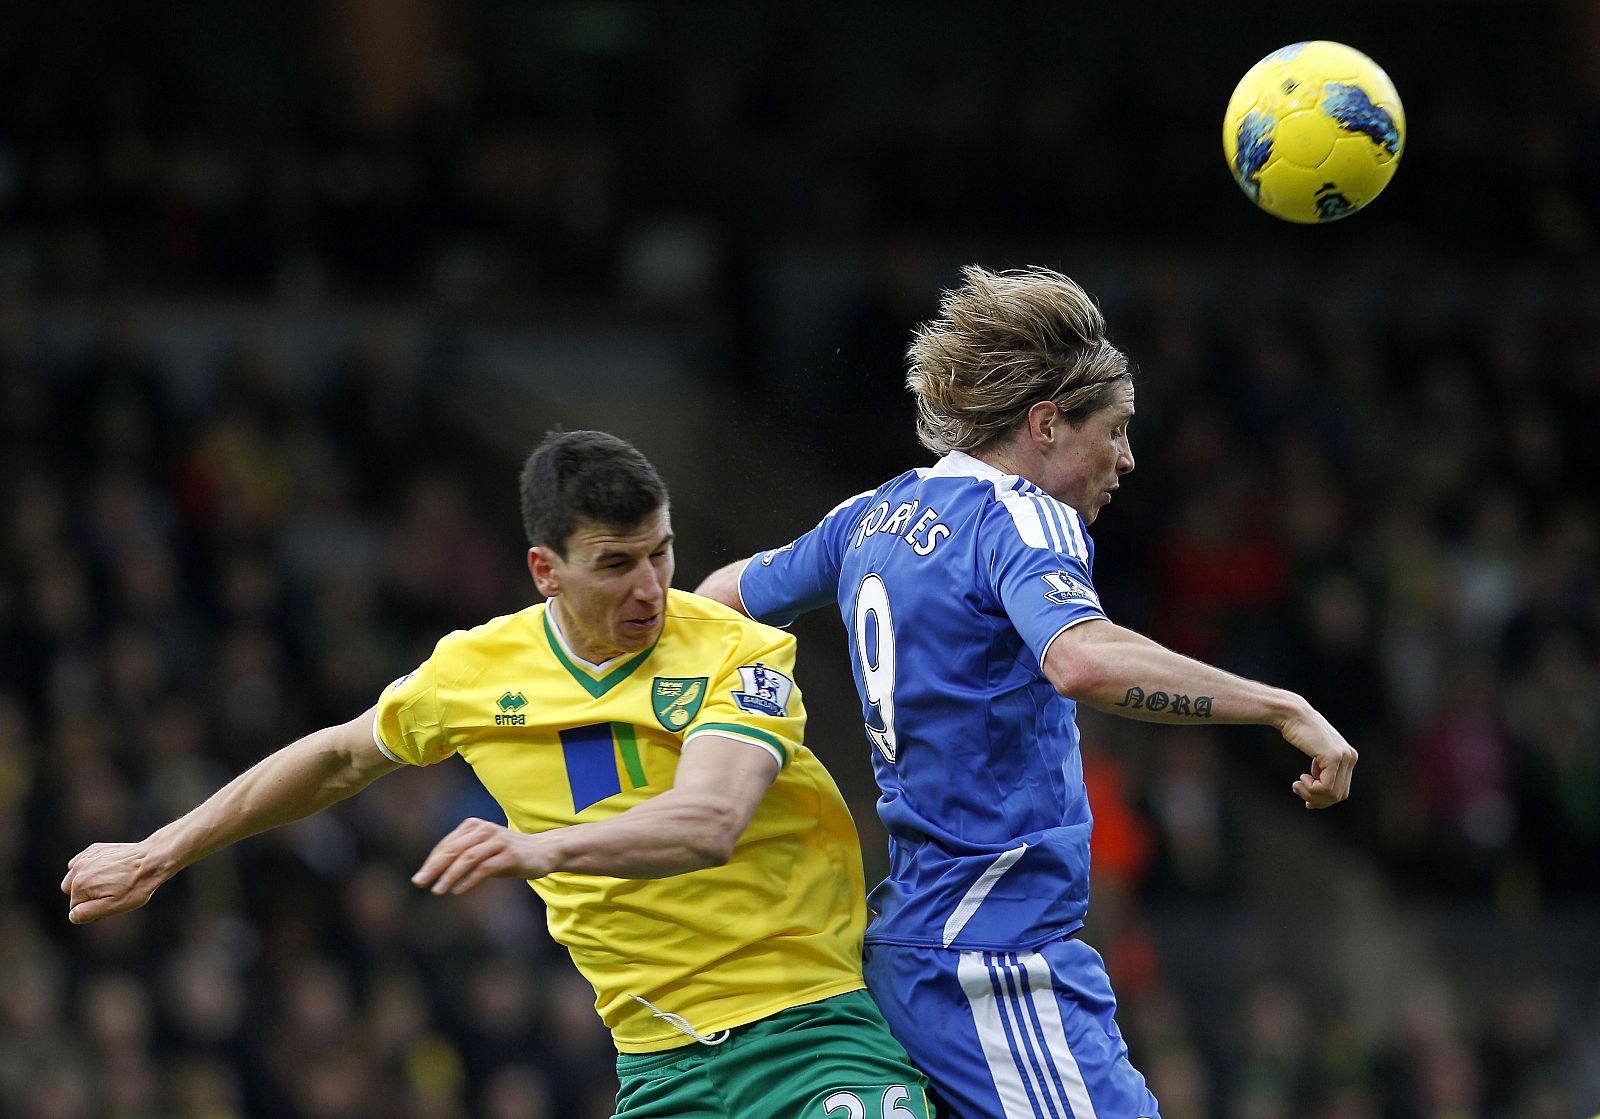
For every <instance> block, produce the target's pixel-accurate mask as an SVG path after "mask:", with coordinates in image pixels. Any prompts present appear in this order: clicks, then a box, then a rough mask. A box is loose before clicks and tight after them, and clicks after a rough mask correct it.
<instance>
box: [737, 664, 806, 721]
mask: <svg viewBox="0 0 1600 1119" xmlns="http://www.w3.org/2000/svg"><path fill="white" fill-rule="evenodd" d="M739 683H740V685H741V687H740V690H739V691H736V692H734V693H733V701H734V702H735V703H737V704H738V705H739V706H740V707H742V708H744V709H745V710H746V711H751V712H754V713H755V714H757V715H774V716H777V715H787V714H788V713H789V693H790V692H791V691H793V690H794V681H793V680H790V679H789V678H788V677H787V676H785V675H784V674H783V673H781V672H779V671H778V670H777V669H775V668H768V667H767V666H766V665H764V664H759V663H758V664H747V665H743V666H742V667H741V668H740V669H739Z"/></svg>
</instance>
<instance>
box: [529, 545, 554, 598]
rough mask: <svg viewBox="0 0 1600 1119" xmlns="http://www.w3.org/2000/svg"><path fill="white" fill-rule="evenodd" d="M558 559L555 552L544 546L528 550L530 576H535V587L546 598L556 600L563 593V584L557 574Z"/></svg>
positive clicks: (536, 546)
mask: <svg viewBox="0 0 1600 1119" xmlns="http://www.w3.org/2000/svg"><path fill="white" fill-rule="evenodd" d="M556 559H557V556H556V554H555V552H554V550H552V549H550V548H546V547H544V546H542V545H535V546H534V547H532V548H529V549H528V574H530V575H532V576H533V585H534V586H535V587H537V588H538V589H539V593H540V594H542V595H544V596H545V597H546V598H554V597H555V596H556V595H558V594H560V593H561V582H560V580H558V579H557V578H556V572H555V561H556Z"/></svg>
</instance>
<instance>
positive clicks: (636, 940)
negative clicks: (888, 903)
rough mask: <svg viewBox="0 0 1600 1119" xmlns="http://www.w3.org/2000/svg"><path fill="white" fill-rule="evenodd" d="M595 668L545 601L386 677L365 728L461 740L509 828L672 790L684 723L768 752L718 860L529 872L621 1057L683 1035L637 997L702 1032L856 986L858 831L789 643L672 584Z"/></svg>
mask: <svg viewBox="0 0 1600 1119" xmlns="http://www.w3.org/2000/svg"><path fill="white" fill-rule="evenodd" d="M600 669H601V670H600V671H595V670H594V669H593V668H592V667H590V666H588V665H586V664H584V663H582V662H581V661H578V660H577V659H575V658H574V657H573V656H572V655H571V654H570V653H569V652H568V650H567V649H566V647H565V645H564V644H563V642H562V640H561V637H560V634H559V633H558V632H557V631H556V629H555V628H554V627H553V626H552V625H551V622H550V619H549V617H548V614H547V610H546V608H545V605H544V604H542V603H541V604H539V605H536V606H532V607H529V608H528V609H526V610H522V611H520V612H518V613H516V614H510V615H507V616H506V617H502V618H496V619H494V620H493V621H491V622H488V623H486V624H485V625H481V626H479V627H477V628H476V629H472V630H466V631H458V632H456V633H452V634H450V635H448V636H446V637H445V638H444V639H443V640H441V641H440V642H439V644H438V645H437V647H436V648H435V649H434V652H433V656H431V657H430V658H429V659H428V660H427V661H426V662H424V663H423V664H422V666H421V667H420V668H418V669H417V670H416V671H415V672H412V673H410V674H409V675H407V676H404V677H402V678H401V679H399V680H396V681H395V682H394V683H393V684H391V685H389V687H388V688H387V689H386V690H385V691H384V693H383V697H382V698H381V699H380V700H379V701H378V714H377V722H376V724H375V726H374V727H373V734H374V736H375V738H376V739H377V741H378V745H379V746H380V747H381V748H382V749H383V751H384V752H385V753H386V754H388V755H390V756H391V757H393V758H394V759H395V760H397V761H401V762H405V763H408V764H411V765H430V764H432V763H434V762H438V761H442V760H444V759H445V758H448V757H450V756H451V755H452V754H460V755H461V757H462V758H464V759H465V760H466V761H467V763H468V764H470V765H471V766H472V768H473V769H474V770H475V771H476V772H477V775H478V777H479V779H480V780H481V781H482V782H483V784H484V786H485V787H486V788H487V789H488V790H489V792H490V793H491V794H492V795H493V796H494V798H495V799H496V800H497V801H499V802H500V805H501V807H502V808H504V809H505V813H506V818H507V820H508V821H509V822H510V825H511V826H512V827H513V828H515V829H516V830H518V831H522V832H539V831H545V830H547V829H550V828H559V827H564V826H567V825H569V824H576V823H587V822H590V821H594V820H604V819H606V818H608V817H611V816H615V815H616V814H617V813H619V812H624V811H626V810H627V809H628V808H630V807H632V806H633V805H635V804H638V803H640V802H641V801H643V800H644V799H646V798H647V797H650V796H653V795H655V794H656V793H659V792H661V791H663V790H664V789H668V788H670V787H671V786H672V783H673V776H674V774H675V773H676V771H677V765H678V758H679V754H680V751H681V750H682V748H683V744H684V742H685V741H687V740H688V739H690V738H692V737H694V736H695V735H698V734H718V735H725V736H727V737H729V738H733V739H737V740H739V741H742V742H747V743H749V744H750V748H751V749H761V750H766V751H768V752H769V753H771V754H772V755H773V756H774V757H775V758H777V759H778V762H779V765H780V770H779V773H778V777H777V780H776V781H775V782H774V783H773V785H772V787H771V788H770V789H769V790H768V791H767V794H766V796H765V797H764V798H763V799H762V802H761V805H760V807H759V808H757V810H756V813H755V816H754V818H753V819H752V820H751V821H750V826H749V827H748V828H746V829H745V833H744V835H743V836H742V837H741V838H740V839H739V842H738V844H737V846H736V847H735V848H734V852H733V857H732V858H731V859H730V860H729V861H728V863H727V865H725V866H719V867H708V868H706V869H703V870H697V871H692V872H690V873H688V874H680V875H675V876H673V877H670V878H660V879H639V880H633V879H621V878H608V877H603V876H599V875H587V874H569V873H556V874H551V875H549V876H547V877H545V878H541V879H537V880H535V881H532V882H530V883H529V885H531V886H532V887H533V888H534V890H535V891H537V892H538V894H539V896H540V897H541V898H542V899H543V900H544V903H545V906H546V907H547V914H548V919H549V925H550V932H551V935H552V936H553V937H554V938H555V939H556V940H557V941H558V942H559V943H561V944H563V945H565V946H566V948H567V950H568V951H569V952H571V953H572V959H573V961H574V962H575V963H576V964H577V966H578V970H579V971H581V972H582V973H583V975H584V977H585V978H587V979H588V980H589V982H590V984H591V985H592V986H593V987H594V990H595V1009H596V1010H597V1011H599V1014H600V1018H601V1020H602V1021H604V1022H605V1024H606V1026H607V1027H608V1028H610V1030H611V1033H612V1038H613V1040H614V1041H615V1043H616V1046H617V1048H618V1049H619V1050H620V1051H622V1052H626V1053H647V1052H653V1051H655V1050H660V1049H670V1048H673V1047H675V1046H680V1045H685V1044H688V1043H689V1042H690V1038H689V1037H688V1036H687V1035H685V1034H684V1033H683V1032H681V1031H680V1030H678V1029H676V1028H674V1027H673V1026H670V1025H668V1024H666V1022H664V1021H662V1020H661V1019H659V1018H656V1017H654V1016H653V1015H652V1014H651V1012H650V1010H649V1009H648V1008H646V1007H645V1006H643V1005H641V1004H640V1003H639V1002H638V1001H637V1000H636V999H634V998H633V997H632V996H634V995H638V996H640V997H641V998H644V999H647V1000H648V1001H649V1002H651V1003H653V1004H654V1005H655V1006H656V1007H657V1008H659V1009H660V1010H661V1011H663V1012H666V1013H671V1014H676V1015H681V1016H682V1017H683V1018H684V1019H686V1020H687V1021H688V1022H689V1023H690V1024H691V1025H692V1026H693V1027H694V1028H695V1029H696V1030H697V1031H698V1032H700V1033H701V1034H706V1035H709V1034H711V1033H713V1032H715V1031H718V1030H722V1029H727V1028H730V1027H733V1026H738V1025H743V1024H745V1023H748V1022H754V1021H757V1020H758V1019H761V1018H765V1017H767V1016H768V1015H771V1014H775V1013H777V1012H778V1011H780V1010H785V1009H787V1008H789V1007H791V1006H799V1005H801V1004H803V1003H808V1002H815V1001H817V1000H818V999H823V998H827V997H829V996H830V995H836V994H841V993H843V992H845V991H853V990H857V989H859V988H861V987H862V986H863V982H862V979H861V939H862V934H863V932H864V931H865V928H866V898H865V884H864V881H863V874H862V868H861V848H860V841H859V839H858V838H857V835H856V830H855V823H854V821H853V820H852V819H851V817H850V813H849V810H848V809H847V808H846V807H845V803H844V798H843V797H842V796H840V794H839V789H838V787H837V786H836V785H835V784H834V782H833V778H832V777H831V776H830V775H829V774H828V772H827V770H826V769H824V768H823V767H822V764H821V763H820V762H819V761H818V760H817V759H816V757H815V756H814V755H813V754H812V753H811V752H810V750H808V749H807V748H806V747H805V745H804V744H803V742H802V739H801V735H802V731H803V729H804V727H805V710H804V707H803V705H802V703H801V699H800V691H799V689H798V688H797V687H795V686H794V682H793V679H794V638H792V637H790V636H789V635H788V634H786V633H784V632H783V631H781V630H777V629H773V628H771V627H770V626H764V625H761V624H760V623H758V622H753V621H750V620H749V619H747V618H745V617H743V616H741V615H740V614H738V613H736V612H734V611H732V610H729V609H727V608H725V607H723V606H722V605H720V604H719V603H715V602H712V601H710V600H709V599H704V598H701V597H699V596H698V595H692V594H687V593H685V592H683V591H676V590H675V591H670V592H669V593H668V597H667V606H666V620H665V624H664V625H663V626H662V631H661V637H660V639H659V640H658V641H657V642H656V644H655V645H654V646H653V647H652V648H650V649H648V650H646V651H645V652H642V653H638V654H636V655H633V656H631V657H626V658H618V660H616V661H613V662H611V663H609V664H607V665H603V666H600Z"/></svg>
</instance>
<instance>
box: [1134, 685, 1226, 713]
mask: <svg viewBox="0 0 1600 1119" xmlns="http://www.w3.org/2000/svg"><path fill="white" fill-rule="evenodd" d="M1211 699H1212V697H1211V696H1208V695H1197V696H1195V697H1194V698H1193V699H1191V698H1190V697H1188V696H1186V695H1184V694H1183V693H1181V692H1180V693H1178V694H1177V695H1169V694H1168V693H1166V692H1147V691H1145V690H1144V689H1143V688H1129V689H1128V694H1127V695H1125V696H1123V697H1122V700H1121V702H1119V703H1118V704H1116V706H1118V707H1126V708H1127V709H1128V710H1130V711H1140V710H1143V711H1166V712H1168V713H1170V714H1173V715H1184V716H1187V717H1189V718H1191V719H1209V718H1211Z"/></svg>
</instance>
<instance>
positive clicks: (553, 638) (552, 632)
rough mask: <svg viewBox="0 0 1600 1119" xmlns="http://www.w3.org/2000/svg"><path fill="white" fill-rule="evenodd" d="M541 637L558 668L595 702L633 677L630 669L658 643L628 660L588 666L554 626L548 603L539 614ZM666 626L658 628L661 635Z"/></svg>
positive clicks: (553, 617)
mask: <svg viewBox="0 0 1600 1119" xmlns="http://www.w3.org/2000/svg"><path fill="white" fill-rule="evenodd" d="M543 621H544V634H545V637H546V639H547V640H549V642H550V651H551V652H552V653H554V654H555V658H556V660H557V661H558V662H559V663H560V665H561V667H562V668H564V669H566V670H567V674H568V675H569V676H571V677H572V678H573V679H574V680H576V681H577V682H578V684H579V686H580V687H582V688H583V690H584V691H586V692H588V693H589V694H590V695H591V696H592V697H594V698H595V699H599V698H600V697H601V696H603V695H605V694H606V693H607V692H609V691H610V690H611V689H612V688H614V687H616V686H617V685H618V684H620V683H622V681H624V680H626V679H627V678H628V677H629V676H630V675H632V674H633V670H634V669H636V668H638V667H639V666H640V665H641V664H643V663H644V662H645V661H646V660H647V659H648V658H649V656H650V654H651V653H653V652H655V651H656V645H659V644H660V643H661V638H660V636H659V635H657V637H656V639H655V641H654V642H652V643H651V645H650V648H648V649H646V650H645V651H644V652H642V653H635V654H634V655H633V656H631V657H621V656H618V657H612V658H611V659H610V660H608V661H606V662H605V664H590V663H589V662H588V661H586V660H584V659H583V658H582V657H580V656H578V655H577V654H576V653H574V652H573V651H572V650H571V649H569V648H568V647H567V639H566V637H565V635H563V634H562V632H561V629H560V627H559V626H557V625H556V619H555V615H554V614H553V613H552V612H551V610H550V606H549V604H548V603H546V604H545V608H544V611H543ZM665 630H666V627H665V626H663V627H662V631H663V632H665Z"/></svg>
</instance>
